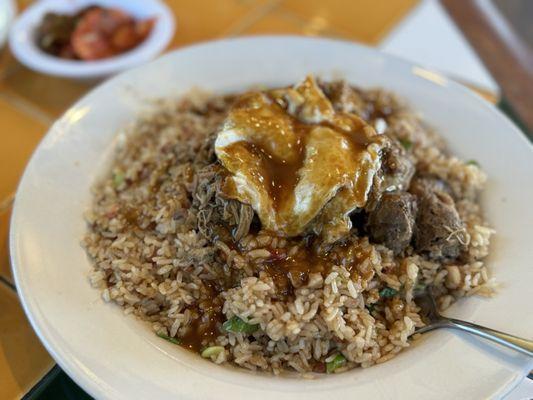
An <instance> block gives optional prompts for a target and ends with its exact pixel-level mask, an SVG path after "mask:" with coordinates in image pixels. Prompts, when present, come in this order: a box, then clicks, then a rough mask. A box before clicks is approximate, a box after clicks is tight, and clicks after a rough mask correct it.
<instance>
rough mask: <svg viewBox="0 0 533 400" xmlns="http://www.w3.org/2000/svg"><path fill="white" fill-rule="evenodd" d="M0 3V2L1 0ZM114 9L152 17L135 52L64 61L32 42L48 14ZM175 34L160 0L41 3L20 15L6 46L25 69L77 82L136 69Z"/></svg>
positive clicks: (47, 0)
mask: <svg viewBox="0 0 533 400" xmlns="http://www.w3.org/2000/svg"><path fill="white" fill-rule="evenodd" d="M0 1H1V0H0ZM94 4H98V5H101V6H103V7H117V8H121V9H123V10H125V11H127V12H128V13H131V15H133V16H134V17H135V18H141V19H144V18H151V17H155V18H156V22H155V25H154V27H153V28H152V31H151V32H150V35H149V36H148V37H147V38H146V40H144V41H143V42H142V43H141V44H139V45H138V46H137V47H135V48H134V49H132V50H130V51H128V52H126V53H123V54H119V55H117V56H114V57H110V58H106V59H103V60H96V61H73V60H64V59H62V58H59V57H54V56H51V55H49V54H46V53H45V52H43V51H42V50H41V49H39V48H38V47H37V44H36V43H35V31H36V29H37V27H38V26H39V24H40V23H41V21H42V19H43V17H44V15H45V14H46V13H47V12H57V13H65V14H73V13H75V12H76V11H78V10H80V9H82V8H83V7H87V6H89V5H94ZM173 34H174V17H173V14H172V11H170V10H169V8H168V7H167V6H166V5H165V4H164V3H162V2H161V1H159V0H128V1H127V2H125V1H124V0H40V1H38V2H35V4H33V5H32V6H30V7H28V9H26V10H25V11H24V12H23V13H22V15H20V16H19V17H18V18H17V20H16V21H15V23H14V24H13V27H12V29H11V31H10V34H9V47H10V48H11V51H12V52H13V54H14V55H15V57H16V58H17V59H18V60H19V61H20V62H21V63H22V64H24V65H26V66H27V67H28V68H31V69H34V70H36V71H39V72H43V73H45V74H49V75H55V76H62V77H66V78H76V79H93V78H102V77H106V76H108V75H112V74H115V73H117V72H120V71H123V70H125V69H128V68H131V67H135V66H137V65H140V64H143V63H145V62H147V61H150V60H152V59H153V58H155V57H156V56H157V55H158V54H159V53H161V52H162V51H163V50H164V49H165V48H166V47H167V45H168V44H169V43H170V40H171V39H172V35H173Z"/></svg>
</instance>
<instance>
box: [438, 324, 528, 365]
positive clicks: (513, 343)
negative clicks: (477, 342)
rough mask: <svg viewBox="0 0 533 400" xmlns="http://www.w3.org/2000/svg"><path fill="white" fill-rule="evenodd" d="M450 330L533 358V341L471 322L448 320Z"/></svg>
mask: <svg viewBox="0 0 533 400" xmlns="http://www.w3.org/2000/svg"><path fill="white" fill-rule="evenodd" d="M445 325H446V326H447V327H449V328H454V329H458V330H461V331H465V332H468V333H473V334H474V335H477V336H480V337H482V338H485V339H488V340H491V341H493V342H496V343H498V344H501V345H502V346H506V347H509V348H511V349H513V350H516V351H519V352H520V353H523V354H525V355H528V356H529V357H533V340H527V339H523V338H520V337H518V336H513V335H510V334H508V333H504V332H500V331H497V330H494V329H490V328H487V327H484V326H481V325H476V324H472V323H470V322H466V321H461V320H459V319H454V318H446V324H445Z"/></svg>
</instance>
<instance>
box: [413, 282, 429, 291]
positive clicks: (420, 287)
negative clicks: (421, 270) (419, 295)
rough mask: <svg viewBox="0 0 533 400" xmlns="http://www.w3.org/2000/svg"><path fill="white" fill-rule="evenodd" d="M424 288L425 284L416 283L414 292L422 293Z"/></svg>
mask: <svg viewBox="0 0 533 400" xmlns="http://www.w3.org/2000/svg"><path fill="white" fill-rule="evenodd" d="M426 287H427V285H426V284H425V283H417V284H416V285H415V288H414V289H415V292H423V291H424V290H426Z"/></svg>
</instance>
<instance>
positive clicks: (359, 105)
mask: <svg viewBox="0 0 533 400" xmlns="http://www.w3.org/2000/svg"><path fill="white" fill-rule="evenodd" d="M320 87H321V88H322V90H323V91H324V94H325V95H326V96H327V97H328V99H329V100H330V101H331V104H332V105H333V108H335V110H336V111H341V112H345V113H355V114H357V115H359V116H362V115H363V114H364V108H365V103H364V101H363V99H362V98H361V96H359V94H358V93H357V92H356V91H355V90H354V89H353V88H352V87H351V86H350V85H348V84H347V83H346V82H344V81H335V82H320Z"/></svg>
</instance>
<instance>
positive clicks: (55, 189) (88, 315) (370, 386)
mask: <svg viewBox="0 0 533 400" xmlns="http://www.w3.org/2000/svg"><path fill="white" fill-rule="evenodd" d="M306 73H316V74H318V75H320V76H322V77H326V78H331V77H339V76H342V77H344V78H346V79H347V80H349V81H350V82H352V83H354V84H358V85H361V86H365V87H368V86H382V87H384V88H387V89H390V90H393V91H395V92H397V93H398V94H400V95H401V96H403V97H404V98H406V99H407V100H408V101H409V102H410V103H411V105H412V107H413V109H415V110H418V111H419V112H420V113H421V114H422V116H423V117H424V119H425V120H426V121H427V122H428V123H430V124H431V125H432V126H434V127H435V128H436V129H438V131H439V132H440V133H441V134H442V135H443V136H444V137H445V138H446V139H447V140H448V141H449V144H450V147H451V149H452V151H454V152H455V153H456V154H458V155H459V156H460V157H463V158H465V159H472V158H475V159H476V160H478V161H479V162H480V163H481V165H482V166H483V168H484V169H485V170H486V171H487V173H488V175H489V177H490V181H489V184H488V188H487V190H486V191H485V193H484V197H483V199H482V200H483V205H484V209H485V212H486V214H487V217H488V219H489V221H490V223H491V224H492V225H493V226H494V227H495V228H496V229H497V231H498V234H497V235H496V236H495V239H494V243H493V245H492V254H491V256H490V259H489V261H488V264H489V266H490V267H491V268H492V270H493V272H494V276H495V277H496V279H497V280H498V281H499V282H500V283H501V289H500V292H499V294H498V296H497V297H495V298H493V299H480V298H469V299H465V300H462V301H460V302H459V303H457V304H455V305H454V306H453V307H452V308H451V309H450V311H449V313H450V314H451V315H453V316H456V317H459V318H464V319H468V320H472V321H475V322H478V323H481V324H485V325H488V326H491V327H493V328H496V329H500V330H505V331H511V332H512V333H514V334H516V335H521V336H524V337H528V336H530V335H531V332H533V308H532V307H531V302H530V298H531V295H532V294H533V290H532V286H531V282H533V268H531V260H532V259H533V246H531V245H530V241H531V237H533V210H532V208H531V205H530V201H531V199H532V198H533V185H532V184H531V183H532V182H533V180H532V179H531V178H532V174H533V152H532V146H531V145H530V144H529V143H528V142H527V140H526V138H525V137H524V136H523V135H522V133H521V132H520V131H519V130H518V129H517V128H516V127H515V126H514V125H513V124H512V123H511V122H510V121H509V120H508V119H507V118H506V117H505V116H503V115H502V114H501V113H500V112H499V111H498V110H497V109H496V108H494V107H493V106H491V105H490V104H488V103H487V102H485V101H484V100H482V99H481V98H479V97H478V96H476V95H473V94H472V93H471V92H470V91H468V90H467V89H465V88H463V87H461V86H460V85H458V84H456V83H454V82H451V81H448V80H447V79H446V78H444V77H442V76H440V75H438V74H435V73H432V72H430V71H427V70H424V69H422V68H420V67H416V66H413V65H411V64H409V63H407V62H404V61H402V60H399V59H396V58H392V57H390V56H387V55H385V54H382V53H379V52H377V51H375V50H372V49H369V48H365V47H361V46H358V45H355V44H351V43H347V42H340V41H333V40H326V39H309V38H297V37H255V38H241V39H232V40H222V41H216V42H210V43H205V44H201V45H198V46H193V47H189V48H186V49H183V50H180V51H176V52H174V53H171V54H169V55H167V56H165V57H163V58H161V59H159V60H157V61H155V62H153V63H150V64H148V65H145V66H142V67H140V68H137V69H135V70H132V71H129V72H127V73H124V74H122V75H120V76H117V77H115V78H114V79H112V80H110V81H108V82H106V83H104V84H103V85H101V86H100V87H98V88H97V89H95V90H94V91H92V92H91V93H90V94H89V95H87V96H86V97H84V98H83V99H82V100H80V101H79V102H78V103H77V104H75V105H74V106H73V107H72V108H71V109H70V110H69V111H67V112H66V113H65V115H63V117H61V118H60V119H59V120H58V121H57V122H56V123H55V124H54V125H53V126H52V128H51V129H50V131H49V133H48V134H47V136H46V137H45V138H44V140H43V141H42V142H41V144H40V145H39V147H38V149H37V150H36V152H35V154H34V155H33V157H32V159H31V161H30V163H29V165H28V167H27V169H26V171H25V173H24V176H23V178H22V181H21V183H20V186H19V189H18V192H17V196H16V202H15V206H14V211H13V217H12V224H11V226H12V228H11V235H10V249H11V256H12V262H13V269H14V275H15V280H16V283H17V287H18V290H19V294H20V297H21V299H22V302H23V305H24V308H25V310H26V313H27V315H28V317H29V319H30V321H31V323H32V325H33V327H34V328H35V330H36V332H37V334H38V335H39V337H40V338H41V340H42V341H43V343H44V344H45V346H46V348H47V349H48V350H49V351H50V353H51V354H52V356H53V357H54V358H55V359H56V361H57V362H58V363H59V364H60V366H61V367H62V368H63V369H64V370H65V371H66V372H67V373H68V374H69V375H70V376H71V377H72V378H73V379H74V380H75V381H76V382H77V383H79V384H80V385H81V386H82V387H83V388H84V389H85V390H86V391H88V392H89V393H90V394H91V395H93V396H94V397H96V398H109V399H131V398H157V399H175V398H180V399H232V400H233V399H241V398H242V399H271V398H276V399H279V400H283V399H291V400H294V399H306V400H312V399H319V398H324V397H325V396H328V397H331V398H371V399H381V400H385V399H407V398H412V399H456V398H470V399H483V398H500V397H501V396H503V395H504V394H505V393H507V392H508V391H510V390H511V389H512V388H513V387H514V386H515V385H516V384H517V383H518V382H519V381H520V380H521V379H522V378H523V377H524V376H525V375H526V374H527V372H528V371H529V370H530V369H531V368H532V367H533V362H532V360H531V359H528V358H527V357H525V356H522V355H517V354H515V353H512V352H509V351H507V350H505V349H502V348H499V347H495V346H492V345H489V344H487V343H485V342H482V341H480V340H478V339H473V338H470V337H467V336H464V335H463V334H459V333H456V332H451V331H440V332H435V333H431V334H428V335H427V337H425V339H424V340H422V341H421V342H420V343H419V344H418V345H417V346H414V347H412V348H411V349H408V350H407V351H405V352H403V353H402V354H400V355H399V356H398V357H397V358H395V359H393V360H391V361H389V362H386V363H384V364H381V365H377V366H374V367H371V368H368V369H356V370H353V371H350V372H348V373H344V374H338V375H335V376H324V377H322V378H319V379H316V380H305V379H296V378H291V377H288V378H285V377H284V378H281V377H273V376H270V375H263V374H253V373H247V372H244V371H242V370H238V369H234V368H229V367H221V366H217V365H214V364H212V363H210V362H208V361H206V360H203V359H201V358H200V357H199V356H198V355H195V354H192V353H190V352H188V351H186V350H183V349H181V348H180V347H178V346H174V345H172V344H169V343H167V342H165V341H162V340H161V339H159V338H157V337H156V336H155V335H154V334H153V333H152V332H151V330H150V328H149V327H147V326H146V325H144V324H142V323H141V322H139V321H136V320H135V319H134V318H132V317H126V316H124V315H123V314H122V312H121V310H120V309H119V307H116V306H113V305H108V304H104V302H103V301H102V300H101V299H100V295H99V293H98V292H97V291H96V290H94V289H92V288H91V287H90V285H89V283H88V281H87V275H88V271H89V269H90V263H89V260H88V259H87V257H86V255H85V253H84V251H83V250H82V248H81V247H80V245H79V242H80V238H81V237H82V236H83V234H84V232H85V229H86V227H85V223H84V221H83V218H82V213H83V212H84V210H86V209H87V208H88V206H89V203H90V200H91V196H90V186H91V184H92V183H93V182H94V180H95V179H96V177H97V176H98V175H99V174H101V173H102V171H103V169H105V167H106V165H105V164H106V161H108V160H109V157H110V155H111V153H112V151H113V147H114V145H115V143H116V140H115V133H116V132H117V130H119V129H120V128H121V127H124V126H125V125H127V124H128V123H130V122H131V121H132V120H133V119H135V118H136V116H137V114H138V112H139V111H140V110H142V109H143V108H144V107H145V106H146V99H147V98H156V97H168V96H178V95H180V94H183V93H184V92H186V91H187V90H188V89H190V88H191V87H193V86H197V87H203V88H207V89H211V90H214V91H230V90H238V89H243V88H246V87H248V86H250V85H254V84H259V83H260V84H265V85H284V84H289V83H293V82H295V81H297V80H299V79H300V78H302V77H303V76H304V75H305V74H306Z"/></svg>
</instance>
